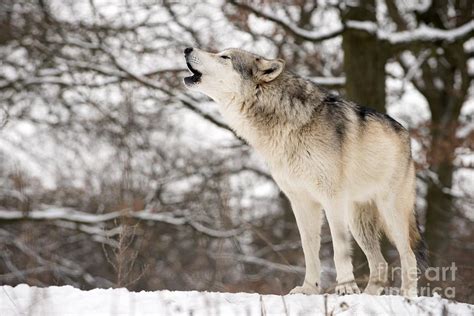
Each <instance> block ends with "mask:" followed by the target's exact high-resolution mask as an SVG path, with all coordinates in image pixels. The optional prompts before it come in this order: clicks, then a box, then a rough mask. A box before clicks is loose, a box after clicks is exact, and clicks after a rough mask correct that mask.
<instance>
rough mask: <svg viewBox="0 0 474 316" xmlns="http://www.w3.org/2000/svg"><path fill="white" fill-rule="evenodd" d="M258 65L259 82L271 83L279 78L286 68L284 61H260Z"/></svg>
mask: <svg viewBox="0 0 474 316" xmlns="http://www.w3.org/2000/svg"><path fill="white" fill-rule="evenodd" d="M257 63H258V80H259V81H261V82H270V81H272V80H275V78H276V77H278V76H279V75H280V74H281V73H282V71H283V69H284V68H285V61H284V60H283V59H273V60H267V59H259V60H258V61H257Z"/></svg>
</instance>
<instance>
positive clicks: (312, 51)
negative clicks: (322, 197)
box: [0, 0, 474, 303]
mask: <svg viewBox="0 0 474 316" xmlns="http://www.w3.org/2000/svg"><path fill="white" fill-rule="evenodd" d="M473 3H474V2H473V1H470V0H449V1H448V0H432V1H429V0H424V1H422V0H413V1H410V0H397V1H390V0H377V1H376V0H359V1H349V0H348V1H329V0H327V1H299V0H293V1H290V0H287V1H278V2H276V1H251V2H250V1H217V0H216V1H211V0H207V1H165V0H81V1H73V0H62V1H60V0H2V1H1V3H0V284H11V285H14V284H18V283H28V284H30V285H38V286H48V285H63V284H70V285H73V286H76V287H80V288H83V289H90V288H95V287H127V288H128V289H131V290H157V289H170V290H191V289H196V290H209V291H230V292H237V291H246V292H254V291H258V292H261V293H275V294H281V293H287V291H289V290H290V289H291V288H293V287H294V286H295V285H297V284H299V283H300V282H301V281H302V278H303V276H304V268H303V263H304V261H303V254H302V250H301V244H300V240H299V235H298V231H297V228H296V224H295V220H294V217H293V214H292V212H291V208H290V206H289V203H288V201H287V200H286V198H285V197H284V195H283V194H282V193H281V192H280V191H279V190H278V188H277V187H276V185H275V184H274V182H273V181H272V179H271V177H270V176H269V173H268V170H267V168H266V166H265V165H264V164H263V162H262V161H261V160H260V158H259V157H257V156H256V155H255V154H254V153H253V151H252V150H251V148H249V146H248V145H246V144H245V143H244V142H242V141H241V140H240V139H238V138H237V137H235V135H234V133H233V132H232V131H231V130H230V129H229V128H228V127H227V125H226V124H225V123H223V122H222V120H221V118H220V116H219V114H218V112H217V107H218V106H217V105H216V104H214V103H213V102H211V101H210V100H209V99H207V98H206V97H204V96H202V95H199V94H196V93H192V92H189V91H186V90H185V88H184V87H183V84H182V78H183V77H184V76H186V75H187V73H188V71H187V69H186V67H185V63H184V59H183V53H182V51H183V49H184V48H185V47H188V46H197V47H200V48H202V49H206V50H215V51H218V50H222V49H224V48H227V47H239V48H243V49H247V50H251V51H253V52H255V53H258V54H261V55H264V56H267V57H277V56H278V57H280V58H284V59H285V60H286V62H287V67H288V68H289V69H291V70H292V71H294V72H296V73H298V74H300V75H302V76H305V77H308V78H310V79H311V80H313V81H315V82H316V83H318V84H320V85H321V86H324V87H326V88H327V89H331V90H333V91H335V92H337V93H340V94H341V95H343V96H345V97H347V98H349V99H352V100H354V101H356V102H358V103H360V104H363V105H369V106H372V107H374V108H376V109H378V110H379V111H383V112H388V113H389V114H390V115H392V116H393V117H394V118H396V119H397V120H398V121H400V122H401V123H402V124H403V125H404V126H405V127H407V128H408V129H409V130H410V132H411V134H412V137H413V141H412V147H413V154H414V157H415V160H416V163H417V170H418V174H417V175H418V188H417V191H418V192H417V193H418V199H417V214H418V217H419V220H420V223H421V224H422V227H423V231H424V236H425V238H426V241H427V243H428V245H429V248H430V259H431V262H430V264H431V265H432V266H450V265H451V262H455V263H456V266H457V267H458V270H457V273H456V278H455V280H454V281H452V280H451V279H449V281H444V282H441V283H439V282H438V283H436V282H430V283H431V284H430V285H429V286H431V287H434V286H437V284H438V285H439V284H441V286H443V287H447V286H454V287H455V288H456V299H457V300H459V301H463V302H470V303H474V276H473V263H472V262H473V259H474V257H473V250H474V242H473V241H474V230H473V220H474V214H473V213H474V212H473V206H474V189H473V188H474V170H473V167H474V159H473V158H474V157H473V150H474V98H473V92H474V91H473V85H472V79H473V75H474V40H473V35H474V22H473V15H474V13H473V12H474V9H473ZM322 242H323V247H322V250H321V258H322V259H323V285H326V288H325V290H326V291H331V290H332V287H333V286H334V285H335V275H334V274H335V273H334V265H333V261H332V246H331V239H330V235H329V231H328V227H327V224H325V226H324V228H323V236H322ZM384 244H385V255H386V258H387V259H388V261H389V262H390V264H391V265H393V266H396V265H398V264H399V263H398V258H397V253H396V251H394V248H393V247H391V246H390V245H389V244H388V243H387V242H386V241H385V242H384ZM354 252H355V263H354V267H355V269H356V275H357V276H358V280H357V281H358V282H359V283H360V285H362V286H363V285H364V282H366V280H367V273H368V268H367V265H366V263H365V258H364V257H363V255H362V254H361V251H360V250H359V249H358V248H357V246H355V250H354ZM397 282H398V281H397ZM426 283H427V281H426V280H422V282H421V284H425V285H426ZM395 285H396V284H395Z"/></svg>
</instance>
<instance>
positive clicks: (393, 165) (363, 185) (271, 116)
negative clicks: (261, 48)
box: [184, 48, 424, 296]
mask: <svg viewBox="0 0 474 316" xmlns="http://www.w3.org/2000/svg"><path fill="white" fill-rule="evenodd" d="M184 55H185V59H186V63H187V66H188V68H189V70H190V71H191V72H192V76H189V77H186V78H184V83H185V85H186V87H188V88H189V89H191V90H195V91H199V92H202V93H204V94H206V95H207V96H209V97H210V98H212V99H213V100H214V101H216V102H217V103H218V104H219V105H220V106H219V110H220V112H221V114H222V115H223V117H224V119H225V120H226V122H227V123H228V124H229V126H230V127H231V128H232V129H233V130H235V132H236V133H237V134H238V135H240V136H241V137H243V138H244V139H245V140H247V142H248V143H249V144H251V145H252V146H253V147H254V148H255V150H256V151H257V152H258V153H259V154H260V155H261V156H262V157H263V158H264V159H265V160H266V162H267V164H268V166H269V168H270V170H271V174H272V176H273V178H274V179H275V181H276V183H277V184H278V186H279V187H280V188H281V190H282V191H283V192H284V193H285V194H286V196H287V197H288V198H289V200H290V202H291V206H292V209H293V212H294V214H295V218H296V223H297V225H298V229H299V232H300V236H301V240H302V245H303V252H304V256H305V265H306V273H305V279H304V282H303V284H302V285H301V286H297V287H295V288H294V289H293V290H292V291H291V292H290V293H304V294H317V293H319V292H320V270H321V265H320V260H319V248H320V231H321V220H322V210H323V209H324V212H325V215H326V218H327V221H328V223H329V227H330V229H331V236H332V240H333V247H334V263H335V266H336V271H337V286H336V293H338V294H351V293H359V288H358V286H357V284H356V282H355V280H354V274H353V267H352V262H351V235H352V236H353V237H354V239H355V240H356V241H357V243H358V244H359V246H360V248H361V249H362V250H363V251H364V253H365V255H366V256H367V260H368V263H369V267H370V279H369V282H368V284H367V286H366V288H365V293H369V294H380V293H381V292H382V291H383V289H384V286H385V285H386V283H387V273H388V267H387V262H386V261H385V259H384V257H383V256H382V253H381V251H380V242H379V239H380V234H381V232H384V233H385V234H386V235H387V236H388V238H389V239H390V240H391V242H392V243H393V244H394V245H395V246H396V248H397V250H398V253H399V255H400V260H401V268H402V273H401V277H402V288H401V290H402V294H403V295H406V296H416V295H417V257H418V256H416V255H415V253H416V254H419V255H420V258H421V257H422V255H423V254H424V247H423V246H424V243H423V241H422V239H421V235H420V232H419V229H418V227H417V223H416V219H415V213H414V204H415V168H414V163H413V160H412V157H411V150H410V137H409V135H408V132H407V131H406V130H405V128H403V126H402V125H400V124H399V123H398V122H397V121H395V120H394V119H392V118H391V117H390V116H388V115H385V114H381V113H378V112H376V111H374V110H372V109H369V108H366V107H363V106H360V105H358V104H355V103H353V102H350V101H347V100H344V99H342V98H340V97H338V96H336V95H333V94H330V93H328V92H327V91H326V90H324V89H323V88H321V87H319V86H317V85H316V84H314V83H313V82H311V81H308V80H305V79H303V78H301V77H299V76H297V75H295V74H293V73H291V72H288V71H286V70H285V61H284V60H282V59H267V58H264V57H261V56H258V55H255V54H252V53H249V52H246V51H243V50H239V49H226V50H224V51H222V52H219V53H210V52H205V51H203V50H200V49H197V48H186V49H185V50H184Z"/></svg>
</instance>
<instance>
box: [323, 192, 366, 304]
mask: <svg viewBox="0 0 474 316" xmlns="http://www.w3.org/2000/svg"><path fill="white" fill-rule="evenodd" d="M351 207H352V205H351V204H350V203H347V202H346V201H343V200H336V201H333V202H331V203H329V204H328V205H324V209H325V211H326V218H327V220H328V224H329V228H330V230H331V237H332V245H333V249H334V265H335V266H336V273H337V277H336V280H337V286H336V293H337V294H341V295H344V294H355V293H360V290H359V287H358V286H357V284H356V282H355V280H354V273H353V268H352V249H351V233H350V231H349V225H348V222H347V221H348V218H349V215H350V213H349V212H352V211H353V210H352V209H351Z"/></svg>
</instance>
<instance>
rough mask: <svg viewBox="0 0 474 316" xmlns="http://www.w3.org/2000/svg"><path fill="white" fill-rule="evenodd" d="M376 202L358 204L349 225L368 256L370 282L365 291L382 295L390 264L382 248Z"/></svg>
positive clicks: (351, 215)
mask: <svg viewBox="0 0 474 316" xmlns="http://www.w3.org/2000/svg"><path fill="white" fill-rule="evenodd" d="M377 216H378V214H377V209H376V207H375V204H374V203H372V202H371V203H365V204H356V205H355V206H354V210H353V212H351V214H350V221H349V227H350V229H351V232H352V235H353V236H354V239H355V240H356V242H357V244H358V245H359V247H360V248H361V249H362V251H363V252H364V254H365V256H366V257H367V261H368V263H369V269H370V277H369V282H368V284H367V286H366V288H365V290H364V293H367V294H372V295H380V294H381V293H382V292H383V290H384V287H385V286H386V285H387V271H388V265H387V261H385V259H384V257H383V255H382V252H381V250H380V240H379V237H380V235H379V234H380V227H379V222H378V220H377Z"/></svg>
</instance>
